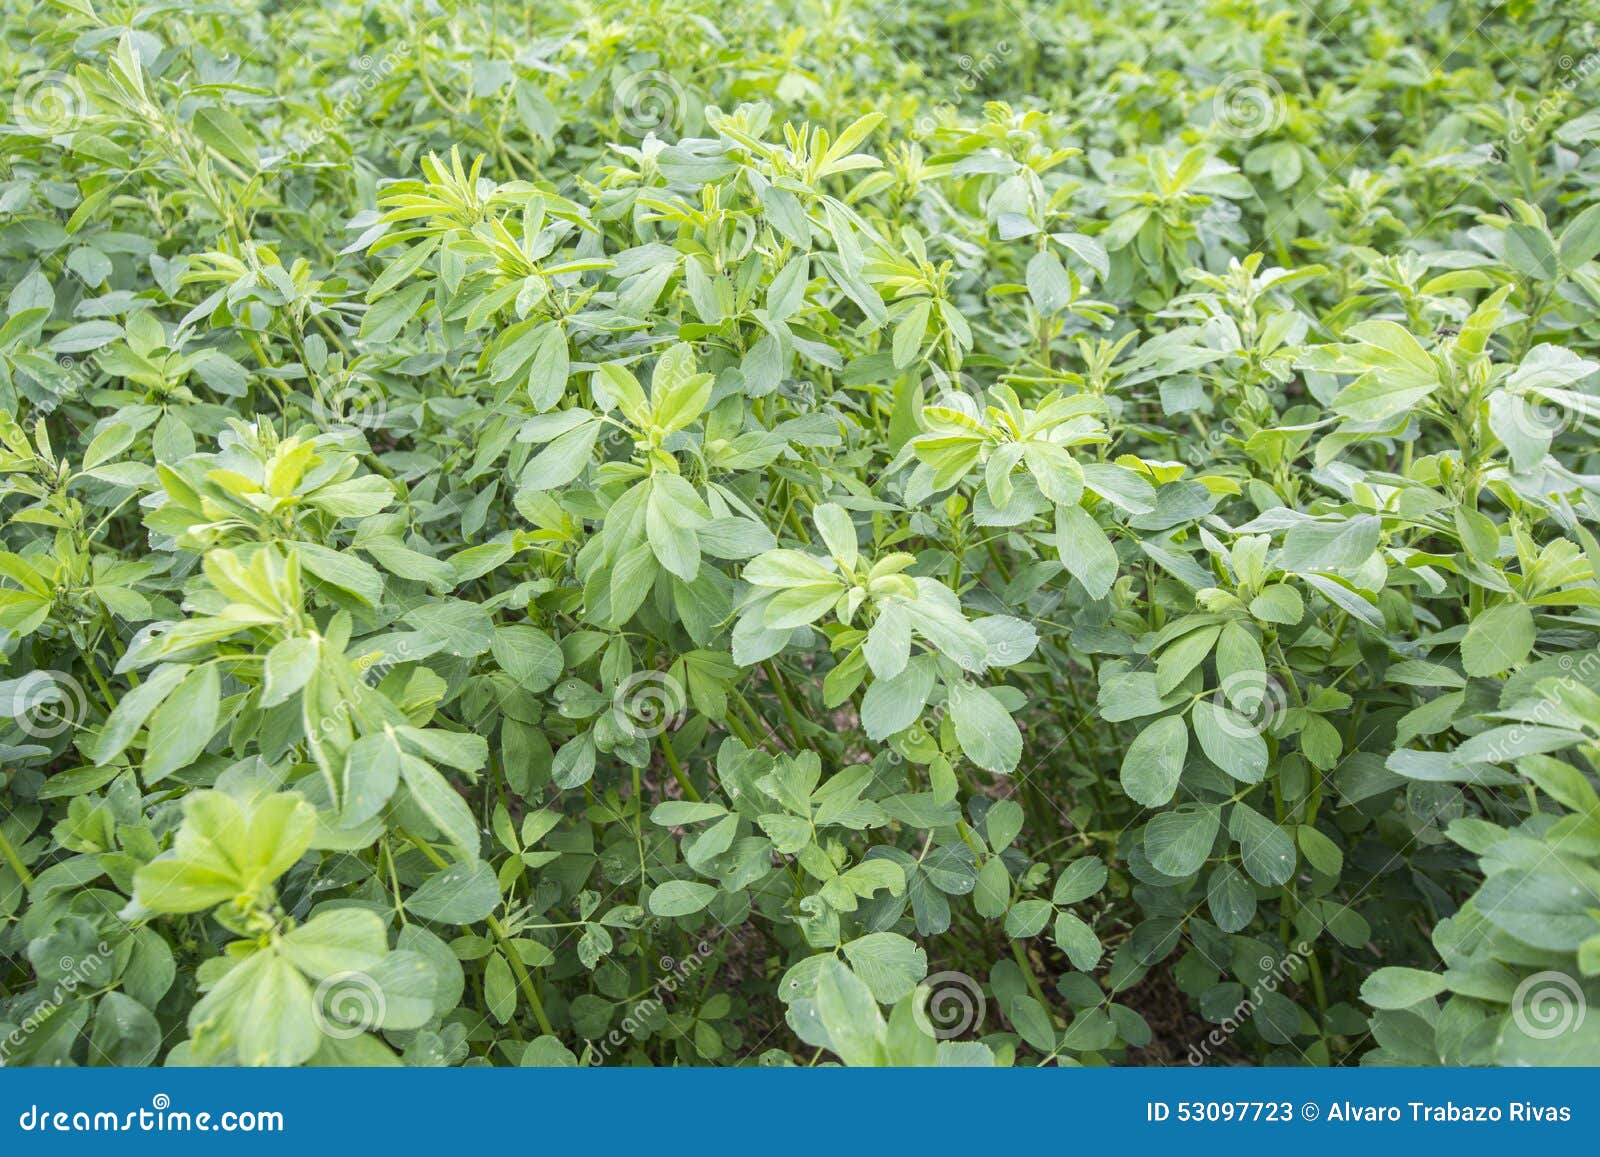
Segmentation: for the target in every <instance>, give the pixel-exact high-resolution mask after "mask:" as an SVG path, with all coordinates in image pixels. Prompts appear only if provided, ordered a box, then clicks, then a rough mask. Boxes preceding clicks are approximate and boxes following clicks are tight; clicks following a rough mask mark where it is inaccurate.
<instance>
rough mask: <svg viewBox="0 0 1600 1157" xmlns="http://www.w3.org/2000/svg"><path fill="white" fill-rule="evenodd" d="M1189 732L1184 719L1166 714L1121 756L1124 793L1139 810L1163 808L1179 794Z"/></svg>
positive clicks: (1139, 735)
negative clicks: (1141, 808)
mask: <svg viewBox="0 0 1600 1157" xmlns="http://www.w3.org/2000/svg"><path fill="white" fill-rule="evenodd" d="M1188 752H1189V729H1188V728H1187V727H1185V726H1184V723H1183V718H1182V717H1181V716H1178V715H1166V716H1163V717H1162V718H1160V719H1157V720H1156V721H1155V722H1154V723H1152V724H1150V725H1149V726H1148V727H1146V728H1145V729H1144V730H1143V731H1141V732H1139V734H1138V735H1136V736H1135V737H1134V740H1133V742H1132V743H1130V744H1128V750H1127V752H1126V753H1125V754H1124V755H1123V757H1122V790H1123V791H1125V792H1127V793H1128V798H1129V799H1131V800H1133V802H1134V803H1136V804H1138V805H1139V806H1140V807H1161V806H1163V805H1164V804H1166V803H1168V802H1170V801H1171V799H1172V797H1173V796H1174V795H1175V794H1176V793H1177V790H1178V780H1179V777H1181V776H1182V775H1183V761H1184V758H1185V757H1186V756H1187V755H1188Z"/></svg>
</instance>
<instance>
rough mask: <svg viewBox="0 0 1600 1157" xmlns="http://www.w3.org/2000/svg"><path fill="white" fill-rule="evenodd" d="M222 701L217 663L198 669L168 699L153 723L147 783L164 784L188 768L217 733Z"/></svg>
mask: <svg viewBox="0 0 1600 1157" xmlns="http://www.w3.org/2000/svg"><path fill="white" fill-rule="evenodd" d="M221 700H222V678H221V676H220V675H219V674H218V672H217V666H216V664H215V663H205V664H202V665H201V666H199V667H196V668H194V670H192V671H190V672H189V673H188V675H187V676H186V677H185V678H184V680H183V682H182V683H180V684H179V685H178V688H177V690H175V691H173V692H172V693H171V694H170V695H168V696H167V698H166V700H165V701H164V702H163V703H162V704H161V706H160V707H157V708H156V710H155V714H154V715H153V716H152V717H151V719H150V735H149V738H148V740H147V741H146V744H145V756H144V781H145V783H146V784H147V785H150V784H157V783H160V782H161V781H162V780H163V779H165V778H166V777H167V776H169V775H171V774H172V773H173V772H175V771H177V770H179V769H180V768H185V767H188V766H189V765H190V764H191V763H193V762H194V761H195V760H196V759H198V758H199V756H200V753H201V752H202V751H204V750H205V747H206V744H207V743H209V742H211V736H212V734H213V733H214V732H215V731H216V729H217V712H218V709H219V707H220V705H221Z"/></svg>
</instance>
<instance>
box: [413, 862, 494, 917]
mask: <svg viewBox="0 0 1600 1157" xmlns="http://www.w3.org/2000/svg"><path fill="white" fill-rule="evenodd" d="M499 905H500V885H499V883H498V882H497V881H496V879H495V873H494V869H493V868H492V867H490V866H489V864H487V863H485V862H484V861H482V860H478V861H473V862H464V863H460V864H452V865H450V867H448V868H443V869H441V870H440V871H437V872H435V873H434V874H433V875H431V876H429V877H428V878H427V879H426V880H424V881H423V882H422V884H421V885H420V886H419V887H418V888H417V890H416V891H415V892H413V893H411V895H410V896H409V897H407V898H406V909H407V910H408V911H410V912H412V913H413V914H415V915H417V916H419V917H421V918H422V919H424V920H432V921H434V922H435V923H439V924H476V923H477V922H478V921H480V920H483V919H484V918H485V917H487V916H488V915H489V914H490V913H492V912H493V911H494V910H495V909H496V908H497V907H499Z"/></svg>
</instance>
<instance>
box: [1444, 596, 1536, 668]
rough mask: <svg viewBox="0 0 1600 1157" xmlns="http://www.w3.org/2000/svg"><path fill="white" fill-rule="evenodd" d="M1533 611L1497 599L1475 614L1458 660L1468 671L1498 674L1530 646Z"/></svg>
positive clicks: (1515, 663)
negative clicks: (1487, 607) (1493, 604)
mask: <svg viewBox="0 0 1600 1157" xmlns="http://www.w3.org/2000/svg"><path fill="white" fill-rule="evenodd" d="M1534 637H1535V632H1534V625H1533V612H1532V611H1531V610H1529V609H1528V607H1527V606H1525V605H1524V604H1522V603H1499V604H1497V605H1495V606H1492V607H1490V608H1489V609H1488V610H1487V611H1484V612H1483V613H1482V614H1480V615H1478V616H1477V617H1475V618H1474V619H1473V620H1472V622H1471V623H1470V624H1469V625H1468V627H1467V633H1466V637H1465V638H1463V639H1462V640H1461V664H1462V666H1464V667H1465V668H1466V669H1467V674H1469V675H1498V674H1500V673H1501V672H1502V671H1506V670H1509V669H1510V668H1512V667H1515V666H1517V665H1518V664H1520V663H1521V662H1522V661H1523V660H1525V659H1526V658H1527V657H1528V652H1529V651H1531V650H1533V642H1534Z"/></svg>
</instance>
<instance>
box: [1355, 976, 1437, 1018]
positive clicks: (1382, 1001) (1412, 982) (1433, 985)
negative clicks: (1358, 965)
mask: <svg viewBox="0 0 1600 1157" xmlns="http://www.w3.org/2000/svg"><path fill="white" fill-rule="evenodd" d="M1444 990H1445V979H1444V977H1443V976H1441V975H1440V974H1439V973H1437V972H1425V971H1423V970H1422V969H1420V968H1380V969H1378V971H1376V972H1374V973H1373V974H1372V975H1371V976H1369V977H1367V978H1366V980H1364V981H1362V982H1361V999H1362V1000H1364V1001H1366V1002H1367V1003H1368V1004H1370V1005H1372V1007H1373V1008H1386V1009H1399V1008H1410V1007H1411V1006H1412V1005H1414V1004H1420V1003H1422V1002H1423V1001H1424V1000H1428V999H1431V998H1432V997H1435V996H1438V995H1439V994H1440V993H1441V992H1443V991H1444Z"/></svg>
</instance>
